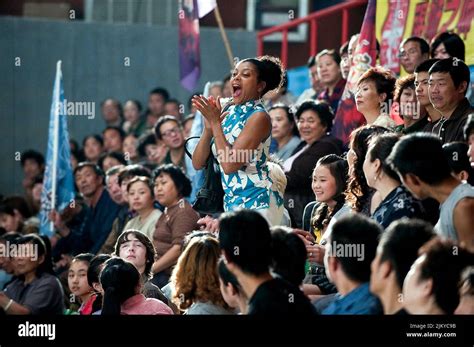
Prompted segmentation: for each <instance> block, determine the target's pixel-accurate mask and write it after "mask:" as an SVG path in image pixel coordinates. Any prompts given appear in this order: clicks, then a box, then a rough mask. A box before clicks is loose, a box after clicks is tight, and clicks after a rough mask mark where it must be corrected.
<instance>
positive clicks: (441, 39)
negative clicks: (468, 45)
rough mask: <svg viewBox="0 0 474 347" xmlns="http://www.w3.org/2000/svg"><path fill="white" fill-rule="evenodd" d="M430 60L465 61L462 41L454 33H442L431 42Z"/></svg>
mask: <svg viewBox="0 0 474 347" xmlns="http://www.w3.org/2000/svg"><path fill="white" fill-rule="evenodd" d="M430 51H431V58H436V59H446V58H458V59H461V60H463V61H464V60H465V46H464V41H463V40H462V39H461V37H459V35H458V34H456V33H454V32H442V33H439V34H438V35H436V36H435V37H433V39H432V40H431V47H430Z"/></svg>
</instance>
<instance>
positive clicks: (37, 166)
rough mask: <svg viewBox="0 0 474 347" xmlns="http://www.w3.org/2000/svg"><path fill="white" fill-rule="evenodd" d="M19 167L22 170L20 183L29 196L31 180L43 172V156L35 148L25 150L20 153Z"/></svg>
mask: <svg viewBox="0 0 474 347" xmlns="http://www.w3.org/2000/svg"><path fill="white" fill-rule="evenodd" d="M21 168H22V170H23V176H24V178H23V181H22V185H23V188H24V189H25V192H26V194H27V197H28V196H31V189H32V186H33V180H34V178H35V177H36V176H38V175H42V174H43V172H44V157H43V155H42V154H41V153H39V152H37V151H35V150H32V149H30V150H27V151H24V152H23V153H22V154H21Z"/></svg>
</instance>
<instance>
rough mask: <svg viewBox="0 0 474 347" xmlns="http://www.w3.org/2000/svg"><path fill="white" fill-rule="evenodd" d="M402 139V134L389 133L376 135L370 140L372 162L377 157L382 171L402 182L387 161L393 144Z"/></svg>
mask: <svg viewBox="0 0 474 347" xmlns="http://www.w3.org/2000/svg"><path fill="white" fill-rule="evenodd" d="M399 140H400V134H395V133H387V134H381V135H377V136H374V137H372V138H371V139H370V142H369V153H368V155H369V160H370V161H371V162H373V161H375V160H376V159H378V160H380V165H381V169H382V171H383V172H384V173H385V174H386V175H387V176H389V177H390V178H392V179H393V180H395V181H398V182H400V178H399V177H398V175H397V173H396V172H395V171H393V169H392V168H391V166H390V165H389V164H388V163H387V158H388V156H389V155H390V152H391V151H392V148H393V146H395V144H396V143H397V142H398V141H399Z"/></svg>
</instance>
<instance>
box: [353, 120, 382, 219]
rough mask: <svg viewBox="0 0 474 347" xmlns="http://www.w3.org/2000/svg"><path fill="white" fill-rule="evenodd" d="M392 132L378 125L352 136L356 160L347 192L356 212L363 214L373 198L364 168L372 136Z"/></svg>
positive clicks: (368, 126) (363, 129)
mask: <svg viewBox="0 0 474 347" xmlns="http://www.w3.org/2000/svg"><path fill="white" fill-rule="evenodd" d="M387 132H390V130H388V129H387V128H384V127H381V126H377V125H365V126H362V127H359V128H357V129H355V130H354V131H353V132H352V134H351V141H350V148H351V149H352V150H353V151H354V153H355V155H356V158H355V160H354V168H353V170H352V171H351V172H350V174H349V182H348V185H347V190H346V194H345V195H346V202H348V203H349V205H350V206H351V208H352V209H353V210H355V211H356V212H361V211H362V210H363V209H364V206H366V204H367V203H368V202H369V199H370V197H371V196H372V194H371V193H372V189H371V188H370V187H369V186H368V184H367V180H366V179H365V174H364V170H363V169H362V166H363V164H364V159H365V156H366V154H367V149H368V147H369V140H370V139H371V137H372V136H374V135H378V134H384V133H387Z"/></svg>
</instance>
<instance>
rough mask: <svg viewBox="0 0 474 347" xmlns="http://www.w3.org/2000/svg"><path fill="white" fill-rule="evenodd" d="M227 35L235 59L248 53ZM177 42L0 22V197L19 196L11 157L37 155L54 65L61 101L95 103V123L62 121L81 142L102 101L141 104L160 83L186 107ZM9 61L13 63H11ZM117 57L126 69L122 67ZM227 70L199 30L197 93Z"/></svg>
mask: <svg viewBox="0 0 474 347" xmlns="http://www.w3.org/2000/svg"><path fill="white" fill-rule="evenodd" d="M227 34H228V36H229V40H230V43H231V46H232V49H233V51H234V55H235V56H237V57H240V58H244V57H249V56H254V55H255V53H256V40H255V33H249V32H246V31H243V30H229V31H228V32H227ZM177 43H178V31H177V28H176V27H160V26H145V25H126V24H122V25H118V24H99V23H92V24H86V23H83V22H65V21H49V20H39V19H38V20H35V19H23V18H16V17H0V52H1V53H0V80H1V82H2V83H1V86H0V158H1V159H2V169H1V174H0V194H4V195H10V194H14V193H22V188H21V180H22V172H21V167H20V163H19V161H16V160H15V159H16V158H15V153H17V152H22V151H25V150H27V149H30V148H33V149H36V150H38V151H41V152H42V153H43V154H45V151H46V142H47V130H48V122H49V110H50V106H51V98H52V86H53V81H54V74H55V69H56V61H57V60H62V70H63V79H64V92H65V96H66V99H68V100H69V101H80V102H84V101H86V102H95V103H96V107H95V111H96V118H95V119H88V118H87V117H86V116H76V117H73V116H71V117H70V118H69V132H70V137H72V138H74V139H76V140H78V141H82V138H83V137H84V136H85V135H87V134H90V133H96V132H100V131H101V130H102V129H103V127H104V123H103V121H102V119H101V117H100V102H101V101H102V100H103V99H105V98H107V97H110V96H113V97H115V98H117V99H119V100H120V101H122V102H124V101H126V100H127V99H138V100H140V101H142V102H143V103H144V104H145V105H146V100H147V94H148V92H149V91H150V90H151V89H153V88H154V87H157V86H163V87H166V88H167V89H168V90H169V91H170V94H171V95H172V96H173V97H175V98H177V99H178V100H180V101H181V102H182V103H184V104H186V103H187V100H188V98H189V96H190V93H189V92H188V91H187V90H185V89H184V88H183V87H181V85H180V83H179V64H178V49H177ZM17 57H18V58H20V59H21V65H20V66H15V62H18V60H15V59H16V58H17ZM125 57H128V58H130V66H124V58H125ZM229 71H230V68H229V63H228V59H227V55H226V53H225V49H224V45H223V43H222V39H221V37H220V33H219V31H218V29H214V28H201V79H200V85H199V88H201V89H202V87H203V86H204V84H205V82H206V81H207V80H220V79H222V77H223V76H224V75H225V74H227V73H228V72H229Z"/></svg>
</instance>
